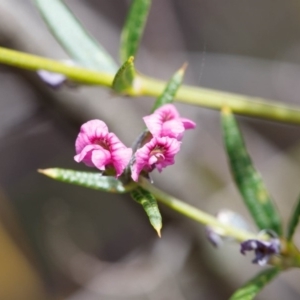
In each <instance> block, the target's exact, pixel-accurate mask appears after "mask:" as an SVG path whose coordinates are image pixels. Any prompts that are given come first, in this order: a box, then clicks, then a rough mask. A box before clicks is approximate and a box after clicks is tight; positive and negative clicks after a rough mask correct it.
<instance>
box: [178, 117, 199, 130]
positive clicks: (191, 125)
mask: <svg viewBox="0 0 300 300" xmlns="http://www.w3.org/2000/svg"><path fill="white" fill-rule="evenodd" d="M180 120H181V122H182V124H183V126H184V128H185V129H194V128H195V127H196V123H195V122H193V121H192V120H190V119H186V118H180Z"/></svg>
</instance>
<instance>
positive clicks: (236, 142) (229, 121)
mask: <svg viewBox="0 0 300 300" xmlns="http://www.w3.org/2000/svg"><path fill="white" fill-rule="evenodd" d="M222 129H223V135H224V143H225V147H226V151H227V155H228V160H229V163H230V167H231V171H232V175H233V177H234V180H235V182H236V184H237V186H238V188H239V190H240V193H241V194H242V196H243V199H244V201H245V203H246V205H247V207H248V209H249V211H250V213H251V215H252V217H253V219H254V220H255V222H256V224H257V226H258V227H259V228H260V229H272V230H273V231H275V232H276V233H277V234H281V231H282V228H281V221H280V217H279V214H278V211H277V210H276V208H275V206H274V204H273V202H272V200H271V197H270V195H269V193H268V191H267V189H266V187H265V185H264V183H263V180H262V178H261V175H260V174H259V173H258V172H257V171H256V170H255V168H254V166H253V164H252V161H251V158H250V156H249V154H248V152H247V149H246V146H245V144H244V140H243V137H242V134H241V132H240V130H239V127H238V124H237V122H236V119H235V117H234V115H233V114H232V113H231V111H230V109H229V108H227V107H226V108H224V109H223V110H222Z"/></svg>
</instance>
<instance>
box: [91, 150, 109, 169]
mask: <svg viewBox="0 0 300 300" xmlns="http://www.w3.org/2000/svg"><path fill="white" fill-rule="evenodd" d="M92 162H93V164H94V166H95V167H96V168H97V169H99V170H102V171H103V170H105V166H106V165H108V164H109V163H110V162H111V155H110V152H109V151H108V150H105V149H98V150H94V151H93V153H92Z"/></svg>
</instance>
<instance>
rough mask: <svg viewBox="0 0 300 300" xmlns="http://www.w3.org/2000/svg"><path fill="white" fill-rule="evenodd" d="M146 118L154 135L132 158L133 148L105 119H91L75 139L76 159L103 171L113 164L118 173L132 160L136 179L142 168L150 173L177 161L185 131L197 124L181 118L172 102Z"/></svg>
mask: <svg viewBox="0 0 300 300" xmlns="http://www.w3.org/2000/svg"><path fill="white" fill-rule="evenodd" d="M143 120H144V122H145V124H146V126H147V129H148V130H149V133H150V139H148V140H147V142H144V144H142V146H141V148H139V149H138V150H137V151H136V152H135V153H134V154H133V155H134V157H133V159H132V160H131V158H132V149H131V148H127V147H126V146H125V145H124V144H123V143H122V142H121V141H120V140H119V139H118V138H117V136H116V135H115V134H114V133H111V132H109V131H108V128H107V126H106V124H105V123H104V122H103V121H100V120H91V121H88V122H87V123H85V124H83V125H82V126H81V129H80V133H79V135H78V137H77V139H76V143H75V148H76V154H77V155H75V157H74V159H75V161H77V162H83V163H85V164H86V165H87V166H89V167H96V168H98V169H99V170H101V171H104V170H105V169H106V167H113V168H114V169H115V171H116V176H117V177H118V176H120V175H121V174H122V173H123V171H124V169H125V168H126V166H127V165H128V164H129V162H130V161H132V162H133V164H132V166H131V176H132V179H133V180H134V181H138V177H139V175H140V173H141V172H147V173H148V172H151V171H153V170H154V169H155V168H156V169H157V170H158V171H159V172H161V171H162V169H163V168H165V167H167V166H169V165H172V164H174V157H175V155H176V154H177V153H178V152H179V150H180V144H181V139H182V137H183V133H184V131H185V130H186V129H192V128H195V126H196V124H195V123H194V122H193V121H191V120H189V119H185V118H181V117H180V115H179V113H178V111H177V110H176V108H175V106H174V105H172V104H166V105H164V106H162V107H160V108H158V109H157V110H156V111H154V113H153V114H151V115H149V116H146V117H144V118H143Z"/></svg>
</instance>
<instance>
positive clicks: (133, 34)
mask: <svg viewBox="0 0 300 300" xmlns="http://www.w3.org/2000/svg"><path fill="white" fill-rule="evenodd" d="M150 5H151V0H132V1H131V5H130V9H129V13H128V15H127V18H126V21H125V25H124V27H123V30H122V34H121V49H120V58H121V62H125V61H126V60H127V59H128V58H129V57H130V56H135V55H136V53H137V50H138V47H139V44H140V40H141V38H142V35H143V32H144V27H145V24H146V21H147V17H148V12H149V10H150Z"/></svg>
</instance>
